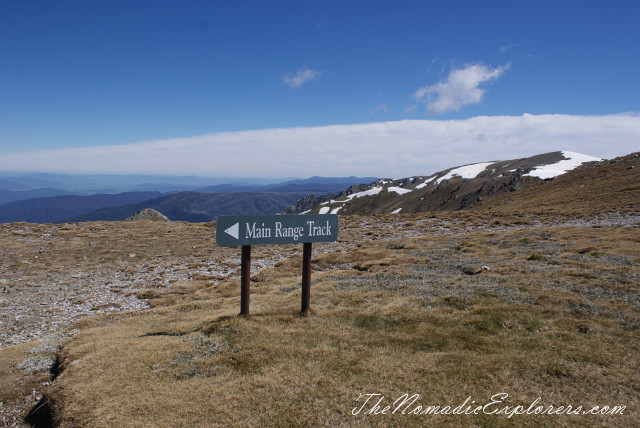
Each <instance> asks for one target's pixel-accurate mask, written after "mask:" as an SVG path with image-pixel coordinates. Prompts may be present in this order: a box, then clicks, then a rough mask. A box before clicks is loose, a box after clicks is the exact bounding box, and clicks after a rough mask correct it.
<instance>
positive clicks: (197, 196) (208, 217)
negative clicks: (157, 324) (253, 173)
mask: <svg viewBox="0 0 640 428" xmlns="http://www.w3.org/2000/svg"><path fill="white" fill-rule="evenodd" d="M305 194H306V193H305V192H285V193H274V192H259V193H254V192H240V193H199V192H179V193H172V194H170V195H165V196H161V197H158V198H154V199H149V200H145V201H141V202H137V203H131V204H127V205H121V206H114V207H104V208H100V209H97V210H94V211H91V212H88V213H85V214H81V215H78V216H75V217H70V218H66V219H65V220H64V222H79V221H120V220H125V219H127V218H128V217H130V216H132V215H133V214H135V213H137V212H138V211H140V210H142V209H144V208H153V209H154V210H156V211H158V212H160V213H162V214H164V215H165V216H167V217H168V218H169V220H180V221H190V222H208V221H213V220H215V219H217V218H218V216H220V215H257V214H276V213H278V212H280V211H282V210H283V209H284V208H285V207H287V206H289V205H290V204H292V203H293V202H295V201H296V200H297V199H299V198H300V197H302V196H304V195H305ZM1 208H2V207H1V206H0V209H1Z"/></svg>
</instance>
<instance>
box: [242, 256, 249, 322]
mask: <svg viewBox="0 0 640 428" xmlns="http://www.w3.org/2000/svg"><path fill="white" fill-rule="evenodd" d="M250 287H251V245H243V246H242V261H241V262H240V315H249V294H250V293H251V288H250Z"/></svg>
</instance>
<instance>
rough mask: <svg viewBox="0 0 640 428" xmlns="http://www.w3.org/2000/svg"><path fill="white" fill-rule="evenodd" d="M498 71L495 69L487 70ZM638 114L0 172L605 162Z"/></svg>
mask: <svg viewBox="0 0 640 428" xmlns="http://www.w3.org/2000/svg"><path fill="white" fill-rule="evenodd" d="M488 72H489V74H492V73H493V74H494V75H496V74H499V71H497V69H496V70H493V71H488ZM639 141H640V114H637V113H627V114H616V115H603V116H575V115H554V114H544V115H531V114H524V115H522V116H478V117H473V118H469V119H463V120H448V121H445V120H403V121H395V122H377V123H363V124H352V125H331V126H321V127H295V128H284V129H263V130H253V131H238V132H220V133H214V134H207V135H201V136H195V137H186V138H175V139H167V140H159V141H148V142H140V143H133V144H122V145H114V146H99V147H83V148H68V149H55V150H41V151H35V152H27V153H11V154H5V155H0V170H2V171H5V172H10V171H11V172H58V173H104V174H127V173H135V174H162V175H200V176H209V177H214V176H218V177H221V176H224V177H248V176H251V177H264V178H279V177H293V176H297V177H309V176H313V175H321V176H350V175H355V176H378V177H396V178H399V177H407V176H411V175H427V174H431V173H433V172H436V171H440V170H443V169H446V168H450V167H454V166H459V165H464V164H469V163H477V162H483V161H494V160H506V159H514V158H520V157H526V156H531V155H534V154H540V153H546V152H552V151H560V150H570V151H574V152H579V153H583V154H587V155H592V156H597V157H601V158H612V157H616V156H620V155H624V154H628V153H631V152H634V151H637V150H638V147H639V146H638V142H639Z"/></svg>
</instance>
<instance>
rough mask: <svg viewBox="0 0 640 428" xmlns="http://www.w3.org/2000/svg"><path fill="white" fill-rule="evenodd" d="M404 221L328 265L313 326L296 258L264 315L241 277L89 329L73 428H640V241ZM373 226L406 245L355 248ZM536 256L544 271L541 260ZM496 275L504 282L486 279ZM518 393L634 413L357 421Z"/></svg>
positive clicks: (271, 272)
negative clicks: (445, 230) (371, 410)
mask: <svg viewBox="0 0 640 428" xmlns="http://www.w3.org/2000/svg"><path fill="white" fill-rule="evenodd" d="M448 218H449V219H453V218H454V217H448ZM397 219H398V217H393V216H389V217H386V218H382V219H373V218H360V217H354V218H345V219H344V222H343V228H344V229H342V230H341V233H342V235H341V240H342V241H343V242H345V244H344V245H345V246H343V247H340V248H337V249H336V250H335V251H333V252H330V253H327V254H318V255H316V256H315V257H314V262H313V264H314V269H315V273H314V275H313V278H312V300H311V302H312V308H313V315H311V316H309V317H300V316H299V315H298V310H299V305H300V286H299V283H300V257H299V256H294V257H291V258H288V259H285V260H282V261H280V262H279V263H278V264H277V265H276V266H275V267H273V268H270V269H265V270H264V271H262V272H261V273H260V274H259V276H256V277H255V278H254V281H253V282H252V301H251V312H252V315H251V316H250V317H248V318H244V317H239V316H238V315H237V314H238V312H239V297H238V294H239V290H238V279H237V278H231V279H229V280H225V281H221V282H218V283H215V284H214V283H213V282H212V281H208V280H203V279H192V280H189V281H184V282H180V283H177V284H176V285H174V286H173V287H171V288H166V289H155V290H154V293H156V294H154V295H153V296H150V297H152V300H151V301H152V302H153V303H154V306H155V307H154V308H153V309H150V310H145V311H142V312H139V313H136V314H135V315H133V316H115V315H114V316H111V317H96V318H89V319H85V320H84V321H82V322H81V323H79V324H78V325H77V327H78V328H79V333H77V334H76V335H75V336H74V337H73V338H72V339H71V340H70V341H69V342H68V343H67V344H66V346H65V347H64V349H63V351H62V355H61V362H62V369H63V371H62V373H61V375H60V376H59V377H58V378H57V379H56V381H55V383H54V386H53V387H52V389H51V390H50V392H49V400H50V403H51V405H52V407H53V409H54V410H55V415H56V418H57V421H58V422H59V423H60V424H61V426H78V427H79V426H319V425H324V426H341V425H342V426H352V425H366V426H414V425H415V426H424V425H429V426H433V425H437V426H461V425H463V426H514V425H517V426H596V425H597V426H600V425H605V426H629V427H632V426H636V424H637V420H638V417H639V415H638V409H639V408H640V407H639V405H640V394H639V387H638V385H640V377H639V375H638V355H640V349H639V348H640V342H639V341H638V338H639V328H640V327H639V326H640V298H639V294H638V279H639V278H640V268H639V264H640V256H638V254H639V253H638V251H637V250H638V247H639V244H640V231H638V229H637V228H587V227H585V228H529V229H524V230H514V231H504V232H500V231H496V232H491V231H490V232H483V231H478V232H471V233H454V234H450V235H444V236H424V235H422V236H417V237H413V238H406V237H404V236H403V235H402V233H404V232H406V230H404V229H402V228H400V229H397V230H396V232H394V229H393V227H391V225H392V224H393V222H396V221H397ZM436 220H437V221H438V222H441V221H446V219H442V218H437V219H436ZM341 221H342V220H341ZM464 221H465V223H466V224H473V223H475V222H481V221H482V219H478V218H475V217H473V216H467V217H465V219H464ZM505 221H509V219H507V218H505ZM363 222H369V223H370V224H369V225H368V229H366V230H367V231H371V232H373V234H375V235H376V236H377V235H381V236H384V237H386V238H392V239H380V238H377V239H374V240H370V241H367V240H364V239H362V238H358V241H356V240H352V238H351V235H350V233H351V232H350V231H353V233H354V236H355V234H356V233H358V232H357V230H358V228H359V227H361V226H360V224H362V223H363ZM415 227H416V228H418V227H419V225H418V224H416V225H415ZM363 230H364V229H363ZM398 232H402V233H400V234H399V235H398ZM394 233H396V235H397V236H395V237H394ZM360 236H361V235H360ZM347 242H351V244H347ZM357 242H359V243H360V244H361V245H360V246H357V245H355V244H356V243H357ZM319 245H320V244H318V246H319ZM265 248H267V247H265ZM265 251H266V250H265ZM532 253H536V254H539V255H540V256H541V258H539V259H535V260H533V259H532V260H527V259H528V258H529V256H530V255H531V254H532ZM481 266H488V267H490V270H485V271H481V272H480V273H477V274H474V273H475V272H476V270H477V269H476V268H477V267H481ZM3 351H4V350H3ZM12 352H13V351H12ZM16 352H17V351H16ZM500 392H505V393H508V394H509V398H508V399H507V400H506V402H505V404H508V405H511V406H513V405H518V404H521V405H527V406H528V405H529V404H530V403H531V402H533V401H534V400H535V399H536V398H537V397H541V398H542V402H543V403H544V404H546V405H549V404H553V405H556V406H558V405H572V406H574V407H575V406H584V407H585V408H590V407H591V406H596V405H599V406H603V405H623V406H626V411H625V413H624V415H622V416H620V415H618V416H603V415H600V416H595V415H583V416H569V415H551V416H550V415H544V416H524V415H523V416H514V417H513V418H511V419H509V418H507V417H506V416H504V415H493V416H491V415H458V416H434V415H422V416H415V415H406V414H405V415H402V414H399V413H396V414H395V415H377V416H376V415H362V414H360V415H357V416H354V415H352V413H351V412H352V409H353V408H354V407H357V406H358V402H357V401H356V400H357V399H358V396H359V394H365V393H377V394H382V395H384V396H385V397H386V401H385V404H387V405H390V404H392V401H393V400H395V399H396V398H398V397H400V396H401V395H402V394H405V393H409V394H420V395H421V398H420V400H419V402H420V404H423V405H440V406H445V405H451V406H456V405H459V404H461V403H462V402H463V401H464V400H465V399H466V398H467V397H471V399H472V400H475V401H476V403H482V404H486V403H488V402H489V401H490V397H491V396H492V395H493V394H497V393H500Z"/></svg>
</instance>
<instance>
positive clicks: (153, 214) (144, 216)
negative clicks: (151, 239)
mask: <svg viewBox="0 0 640 428" xmlns="http://www.w3.org/2000/svg"><path fill="white" fill-rule="evenodd" d="M136 220H151V221H171V220H169V218H167V216H166V215H164V214H162V213H161V212H159V211H156V210H154V209H153V208H145V209H143V210H140V211H138V212H137V213H135V214H134V215H132V216H131V217H129V218H127V219H126V220H125V221H136Z"/></svg>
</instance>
